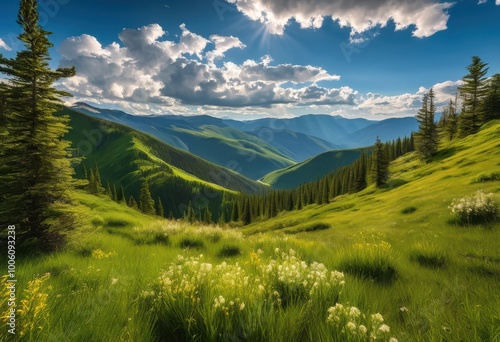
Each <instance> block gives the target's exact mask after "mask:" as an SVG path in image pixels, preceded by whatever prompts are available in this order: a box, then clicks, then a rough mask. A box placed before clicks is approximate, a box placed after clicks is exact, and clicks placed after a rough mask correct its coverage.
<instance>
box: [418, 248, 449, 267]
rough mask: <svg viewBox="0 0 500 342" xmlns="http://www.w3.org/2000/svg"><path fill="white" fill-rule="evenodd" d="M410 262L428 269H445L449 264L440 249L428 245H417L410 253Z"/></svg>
mask: <svg viewBox="0 0 500 342" xmlns="http://www.w3.org/2000/svg"><path fill="white" fill-rule="evenodd" d="M410 260H411V261H413V262H416V263H417V264H419V265H420V266H422V267H427V268H444V267H445V266H446V262H447V258H446V256H445V255H444V254H443V253H442V252H441V251H440V250H439V247H437V246H432V245H430V244H428V243H418V244H416V245H415V246H414V247H413V248H412V250H411V252H410Z"/></svg>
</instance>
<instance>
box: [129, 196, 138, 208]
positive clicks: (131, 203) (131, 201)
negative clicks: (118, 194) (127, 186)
mask: <svg viewBox="0 0 500 342" xmlns="http://www.w3.org/2000/svg"><path fill="white" fill-rule="evenodd" d="M128 206H129V207H130V208H133V209H139V206H138V205H137V201H136V200H135V198H134V196H132V195H130V197H129V199H128Z"/></svg>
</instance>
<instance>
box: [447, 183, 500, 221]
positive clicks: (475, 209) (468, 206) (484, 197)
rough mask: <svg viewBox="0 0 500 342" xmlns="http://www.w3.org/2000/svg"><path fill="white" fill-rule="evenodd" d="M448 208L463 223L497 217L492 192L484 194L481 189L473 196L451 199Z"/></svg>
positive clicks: (492, 219) (489, 219)
mask: <svg viewBox="0 0 500 342" xmlns="http://www.w3.org/2000/svg"><path fill="white" fill-rule="evenodd" d="M449 208H450V210H451V212H452V213H454V214H456V215H457V216H458V218H459V219H460V221H461V222H462V223H465V224H476V223H482V222H488V221H494V220H495V219H497V218H498V206H497V204H496V203H495V201H494V199H493V194H485V193H483V191H482V190H479V191H478V192H476V193H475V194H474V195H473V196H470V197H464V198H460V199H455V200H453V202H452V204H451V205H450V207H449Z"/></svg>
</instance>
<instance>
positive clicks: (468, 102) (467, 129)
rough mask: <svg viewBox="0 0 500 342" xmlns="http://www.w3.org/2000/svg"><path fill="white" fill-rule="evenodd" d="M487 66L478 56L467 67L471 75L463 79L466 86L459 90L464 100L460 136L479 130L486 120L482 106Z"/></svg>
mask: <svg viewBox="0 0 500 342" xmlns="http://www.w3.org/2000/svg"><path fill="white" fill-rule="evenodd" d="M486 66H487V64H486V63H484V62H483V61H481V59H480V58H479V57H477V56H474V57H472V64H471V65H469V66H468V67H467V69H468V70H469V73H468V74H467V75H465V76H464V78H463V79H462V80H463V81H464V84H463V85H462V86H460V87H459V88H458V89H459V91H460V97H461V98H462V105H463V109H462V113H461V114H460V120H459V131H460V136H462V137H465V136H467V135H469V134H474V133H476V132H477V131H478V130H479V127H481V125H482V124H483V120H484V113H483V110H484V107H483V105H482V103H483V100H484V98H485V96H486V91H487V83H486V77H485V76H486V73H487V72H488V68H487V67H486Z"/></svg>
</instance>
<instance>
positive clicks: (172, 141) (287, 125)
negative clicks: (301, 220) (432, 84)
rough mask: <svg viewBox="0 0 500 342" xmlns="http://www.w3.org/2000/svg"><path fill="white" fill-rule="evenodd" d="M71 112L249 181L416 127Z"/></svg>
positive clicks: (85, 107)
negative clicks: (139, 134)
mask: <svg viewBox="0 0 500 342" xmlns="http://www.w3.org/2000/svg"><path fill="white" fill-rule="evenodd" d="M72 109H73V110H74V111H77V112H81V113H84V114H86V115H88V116H91V117H95V118H98V119H101V120H106V121H109V122H114V123H118V124H122V125H124V126H128V127H130V128H133V129H135V130H137V131H140V132H143V133H146V134H149V135H152V136H154V137H155V138H157V139H159V140H160V141H162V142H164V143H167V144H169V145H171V146H173V147H176V148H178V149H181V150H184V151H188V152H191V153H193V154H195V155H197V156H199V157H201V158H203V159H205V160H207V161H210V162H212V163H215V164H217V165H219V166H222V167H225V168H227V169H230V170H233V171H236V172H238V173H240V174H242V175H243V176H245V177H248V178H250V179H253V180H259V179H261V178H263V177H265V176H266V175H267V174H269V173H271V172H274V171H276V170H279V169H287V168H290V167H294V166H295V165H296V164H297V163H301V162H304V161H306V160H308V159H311V158H313V157H315V156H317V155H320V154H322V153H325V152H328V151H332V150H336V151H339V150H343V149H354V148H360V147H365V146H370V145H372V144H373V143H374V141H375V139H376V138H377V137H379V138H380V139H381V140H382V141H387V140H393V139H396V138H398V137H404V136H409V135H410V134H411V132H413V131H415V130H417V128H418V124H417V121H416V119H415V118H413V117H410V118H391V119H386V120H382V121H372V120H366V119H348V118H343V117H341V116H331V115H323V114H310V115H304V116H300V117H296V118H286V119H278V118H266V119H257V120H248V121H237V120H230V119H219V118H215V117H211V116H207V115H198V116H181V115H131V114H128V113H125V112H123V111H118V110H109V109H100V108H97V107H95V106H91V105H89V104H85V103H76V104H75V105H74V106H73V107H72ZM344 154H345V155H350V154H349V153H344ZM339 165H346V164H345V163H344V162H342V161H340V164H339ZM301 183H302V181H301Z"/></svg>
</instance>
